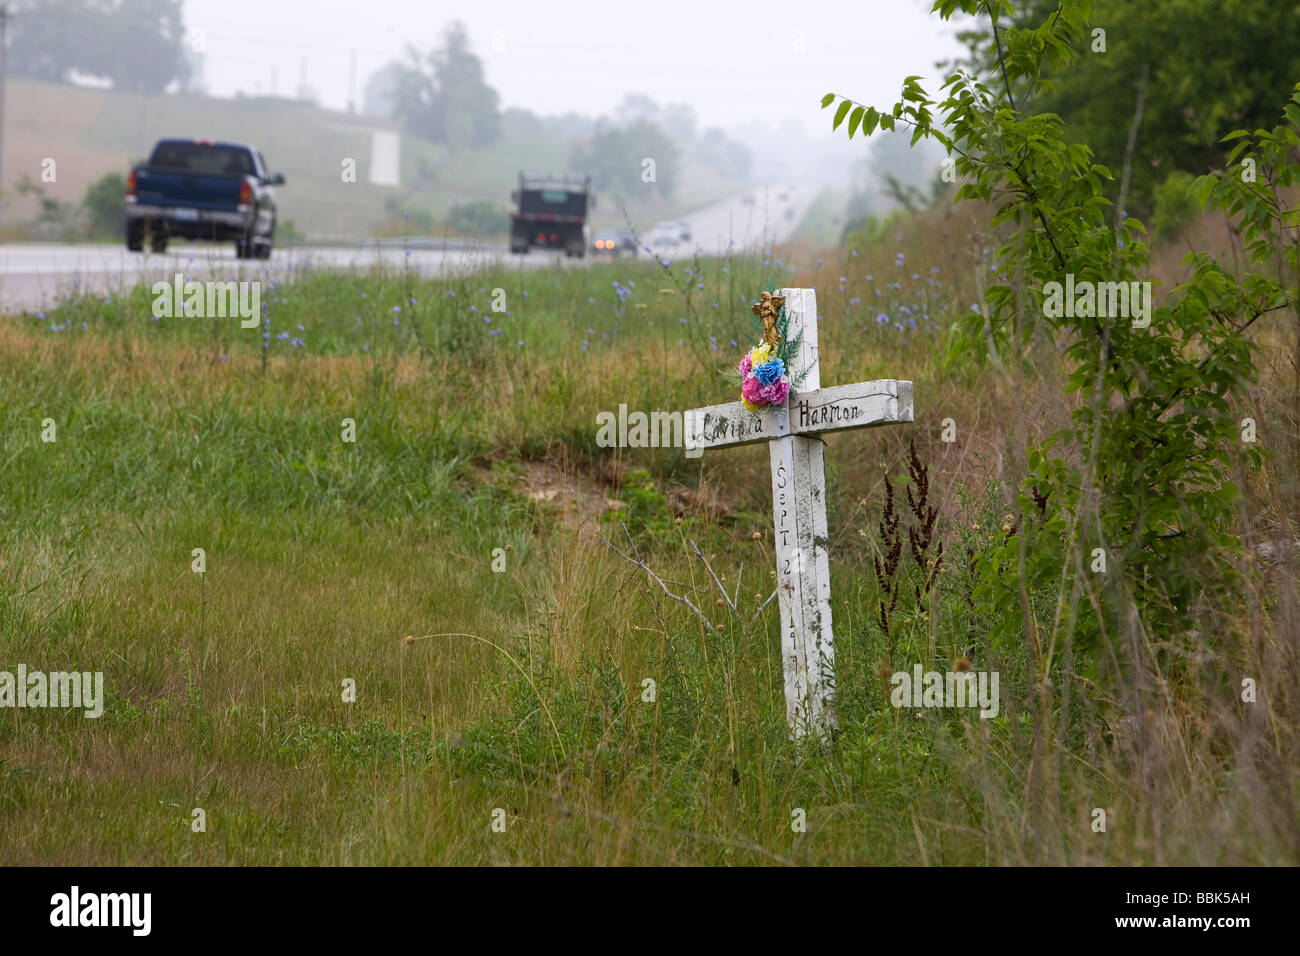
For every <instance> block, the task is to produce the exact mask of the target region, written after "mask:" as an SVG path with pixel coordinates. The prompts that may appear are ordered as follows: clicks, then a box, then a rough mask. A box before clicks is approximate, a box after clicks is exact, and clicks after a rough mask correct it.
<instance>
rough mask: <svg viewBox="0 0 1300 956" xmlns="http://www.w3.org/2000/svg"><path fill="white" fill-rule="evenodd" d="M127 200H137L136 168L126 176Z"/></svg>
mask: <svg viewBox="0 0 1300 956" xmlns="http://www.w3.org/2000/svg"><path fill="white" fill-rule="evenodd" d="M126 201H127V202H135V170H134V169H133V170H131V172H130V173H128V174H127V177H126Z"/></svg>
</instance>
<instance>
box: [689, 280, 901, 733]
mask: <svg viewBox="0 0 1300 956" xmlns="http://www.w3.org/2000/svg"><path fill="white" fill-rule="evenodd" d="M778 294H779V295H784V296H785V310H786V316H787V317H788V319H789V323H788V326H787V333H788V335H789V336H790V338H791V339H793V338H794V337H795V336H796V335H798V333H799V331H800V330H802V331H803V340H802V342H801V343H800V348H799V352H798V356H797V357H796V358H795V359H794V361H792V362H791V367H790V370H789V371H790V378H791V380H792V381H794V380H797V379H798V378H799V376H800V374H801V373H802V372H803V371H804V370H805V369H807V370H808V374H807V375H806V376H805V377H804V380H803V382H801V383H800V385H799V388H800V391H798V392H794V391H792V392H791V393H790V397H789V398H788V399H787V401H786V404H785V405H783V406H769V407H767V408H764V409H762V410H761V411H759V412H749V411H746V410H745V407H744V406H743V405H741V404H740V402H728V403H727V404H725V405H709V406H707V407H706V408H693V409H691V410H690V411H688V412H686V414H685V415H684V416H683V418H684V424H685V439H686V441H685V444H686V447H687V448H691V449H695V448H699V449H707V448H722V447H725V446H727V445H748V444H752V443H754V442H760V441H766V442H767V443H768V450H769V453H770V455H771V461H772V517H773V521H774V524H775V531H776V534H775V540H776V575H777V604H778V605H779V607H780V609H781V656H782V658H783V661H782V664H783V670H784V676H785V707H786V718H787V720H788V721H789V724H790V734H791V736H792V737H794V738H800V737H804V736H807V735H809V734H812V735H815V736H817V737H818V738H820V739H826V738H828V737H829V735H830V731H831V730H832V729H833V728H834V727H835V722H836V718H835V637H834V635H833V633H832V632H831V583H830V574H829V570H828V566H827V557H826V474H825V466H824V460H823V450H824V445H823V443H822V441H821V439H820V438H819V437H818V436H819V435H820V434H821V433H822V432H828V431H835V430H837V429H841V428H867V427H871V426H874V425H892V424H896V423H899V422H910V421H911V420H912V383H911V382H900V381H894V380H892V379H887V380H884V381H879V382H858V383H857V384H855V385H838V386H835V387H833V388H822V387H821V376H820V374H819V370H818V365H817V297H816V294H815V293H814V290H812V289H782V290H780V292H779V293H778Z"/></svg>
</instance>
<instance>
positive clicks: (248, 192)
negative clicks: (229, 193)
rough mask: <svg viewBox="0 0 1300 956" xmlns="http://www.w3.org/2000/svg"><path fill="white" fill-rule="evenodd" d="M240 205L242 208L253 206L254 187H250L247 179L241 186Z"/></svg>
mask: <svg viewBox="0 0 1300 956" xmlns="http://www.w3.org/2000/svg"><path fill="white" fill-rule="evenodd" d="M239 204H240V205H241V206H251V205H252V204H253V187H252V186H250V185H248V180H247V179H245V180H244V181H243V182H242V183H240V184H239Z"/></svg>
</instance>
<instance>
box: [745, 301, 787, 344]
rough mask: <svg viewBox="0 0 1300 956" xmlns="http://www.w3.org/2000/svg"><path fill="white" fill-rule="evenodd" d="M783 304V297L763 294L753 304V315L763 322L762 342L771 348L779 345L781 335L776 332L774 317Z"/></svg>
mask: <svg viewBox="0 0 1300 956" xmlns="http://www.w3.org/2000/svg"><path fill="white" fill-rule="evenodd" d="M784 304H785V296H783V295H773V294H772V293H770V292H764V293H763V294H762V295H761V296H760V297H759V301H758V302H756V303H755V304H754V310H753V311H754V314H755V315H756V316H758V317H759V318H760V319H762V320H763V341H764V342H766V343H767V344H768V345H770V346H772V348H776V347H777V346H778V345H780V344H781V335H780V333H779V332H777V330H776V316H777V313H778V312H780V311H781V306H782V305H784Z"/></svg>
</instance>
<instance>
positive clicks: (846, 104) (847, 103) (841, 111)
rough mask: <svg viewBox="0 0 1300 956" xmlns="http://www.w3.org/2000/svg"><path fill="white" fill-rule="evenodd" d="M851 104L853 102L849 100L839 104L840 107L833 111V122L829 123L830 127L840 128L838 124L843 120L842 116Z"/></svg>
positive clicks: (846, 113) (846, 112)
mask: <svg viewBox="0 0 1300 956" xmlns="http://www.w3.org/2000/svg"><path fill="white" fill-rule="evenodd" d="M852 106H853V104H852V103H851V102H850V101H849V100H845V101H844V102H843V103H841V104H840V108H839V109H837V110H836V111H835V122H834V123H832V124H831V129H839V128H840V124H841V123H843V122H844V117H845V116H847V115H848V113H849V109H850V108H851V107H852Z"/></svg>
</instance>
